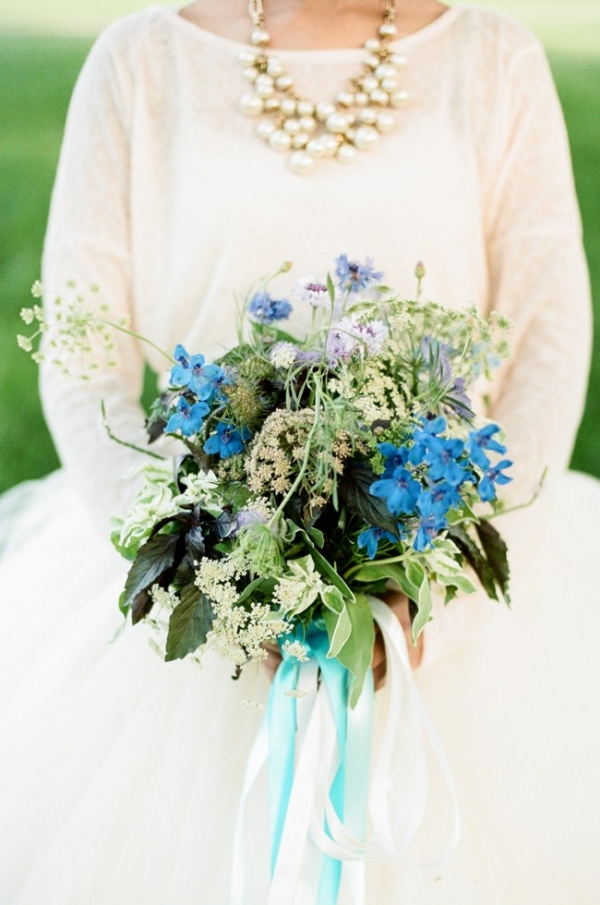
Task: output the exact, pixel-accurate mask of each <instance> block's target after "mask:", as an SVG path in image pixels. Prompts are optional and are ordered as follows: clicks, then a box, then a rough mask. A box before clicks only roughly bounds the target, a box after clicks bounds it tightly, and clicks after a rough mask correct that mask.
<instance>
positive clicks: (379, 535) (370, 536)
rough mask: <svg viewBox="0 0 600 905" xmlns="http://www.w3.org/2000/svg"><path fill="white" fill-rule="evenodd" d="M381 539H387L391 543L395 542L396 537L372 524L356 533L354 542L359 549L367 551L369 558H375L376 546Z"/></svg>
mask: <svg viewBox="0 0 600 905" xmlns="http://www.w3.org/2000/svg"><path fill="white" fill-rule="evenodd" d="M382 540H389V541H390V542H391V543H392V544H395V543H396V541H397V540H398V538H397V537H394V535H393V534H392V533H391V531H385V530H384V529H383V528H378V527H377V526H375V525H373V527H371V528H367V530H366V531H363V532H362V534H359V535H358V539H357V541H356V544H357V546H358V548H359V549H360V550H366V551H367V556H368V557H369V559H375V556H376V555H377V547H378V546H379V542H380V541H382Z"/></svg>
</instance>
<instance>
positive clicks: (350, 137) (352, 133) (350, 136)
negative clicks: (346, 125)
mask: <svg viewBox="0 0 600 905" xmlns="http://www.w3.org/2000/svg"><path fill="white" fill-rule="evenodd" d="M344 138H345V139H346V141H347V142H348V141H349V142H353V141H354V139H355V138H356V129H355V128H354V127H353V126H352V127H350V129H347V130H346V134H345V135H344Z"/></svg>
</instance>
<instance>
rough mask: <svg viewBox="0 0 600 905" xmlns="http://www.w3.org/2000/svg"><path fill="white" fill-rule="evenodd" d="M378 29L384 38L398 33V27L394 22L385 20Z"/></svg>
mask: <svg viewBox="0 0 600 905" xmlns="http://www.w3.org/2000/svg"><path fill="white" fill-rule="evenodd" d="M378 31H379V34H380V35H381V37H382V38H393V37H394V35H395V34H397V32H398V29H397V28H396V26H395V25H394V24H393V22H384V23H383V25H380V26H379V29H378Z"/></svg>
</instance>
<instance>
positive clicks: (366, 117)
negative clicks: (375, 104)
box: [357, 107, 377, 126]
mask: <svg viewBox="0 0 600 905" xmlns="http://www.w3.org/2000/svg"><path fill="white" fill-rule="evenodd" d="M357 119H358V121H359V123H362V124H363V125H365V126H374V125H375V123H376V122H377V111H376V110H373V108H372V107H365V109H364V110H361V111H360V112H359V113H358V116H357Z"/></svg>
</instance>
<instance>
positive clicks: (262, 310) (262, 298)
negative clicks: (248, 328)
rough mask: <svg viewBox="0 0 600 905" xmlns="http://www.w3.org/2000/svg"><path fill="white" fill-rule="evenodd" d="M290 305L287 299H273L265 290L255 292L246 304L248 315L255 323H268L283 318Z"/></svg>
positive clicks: (286, 315)
mask: <svg viewBox="0 0 600 905" xmlns="http://www.w3.org/2000/svg"><path fill="white" fill-rule="evenodd" d="M291 310H292V306H291V305H290V303H289V302H288V300H287V299H274V298H273V297H272V296H271V295H270V293H268V292H267V291H266V290H263V291H262V292H257V293H255V294H254V295H253V296H252V298H251V299H250V302H249V304H248V315H249V316H250V317H251V318H252V320H253V321H256V323H257V324H263V325H265V326H266V325H268V324H272V323H273V321H281V320H285V319H286V318H288V317H289V316H290V312H291Z"/></svg>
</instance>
